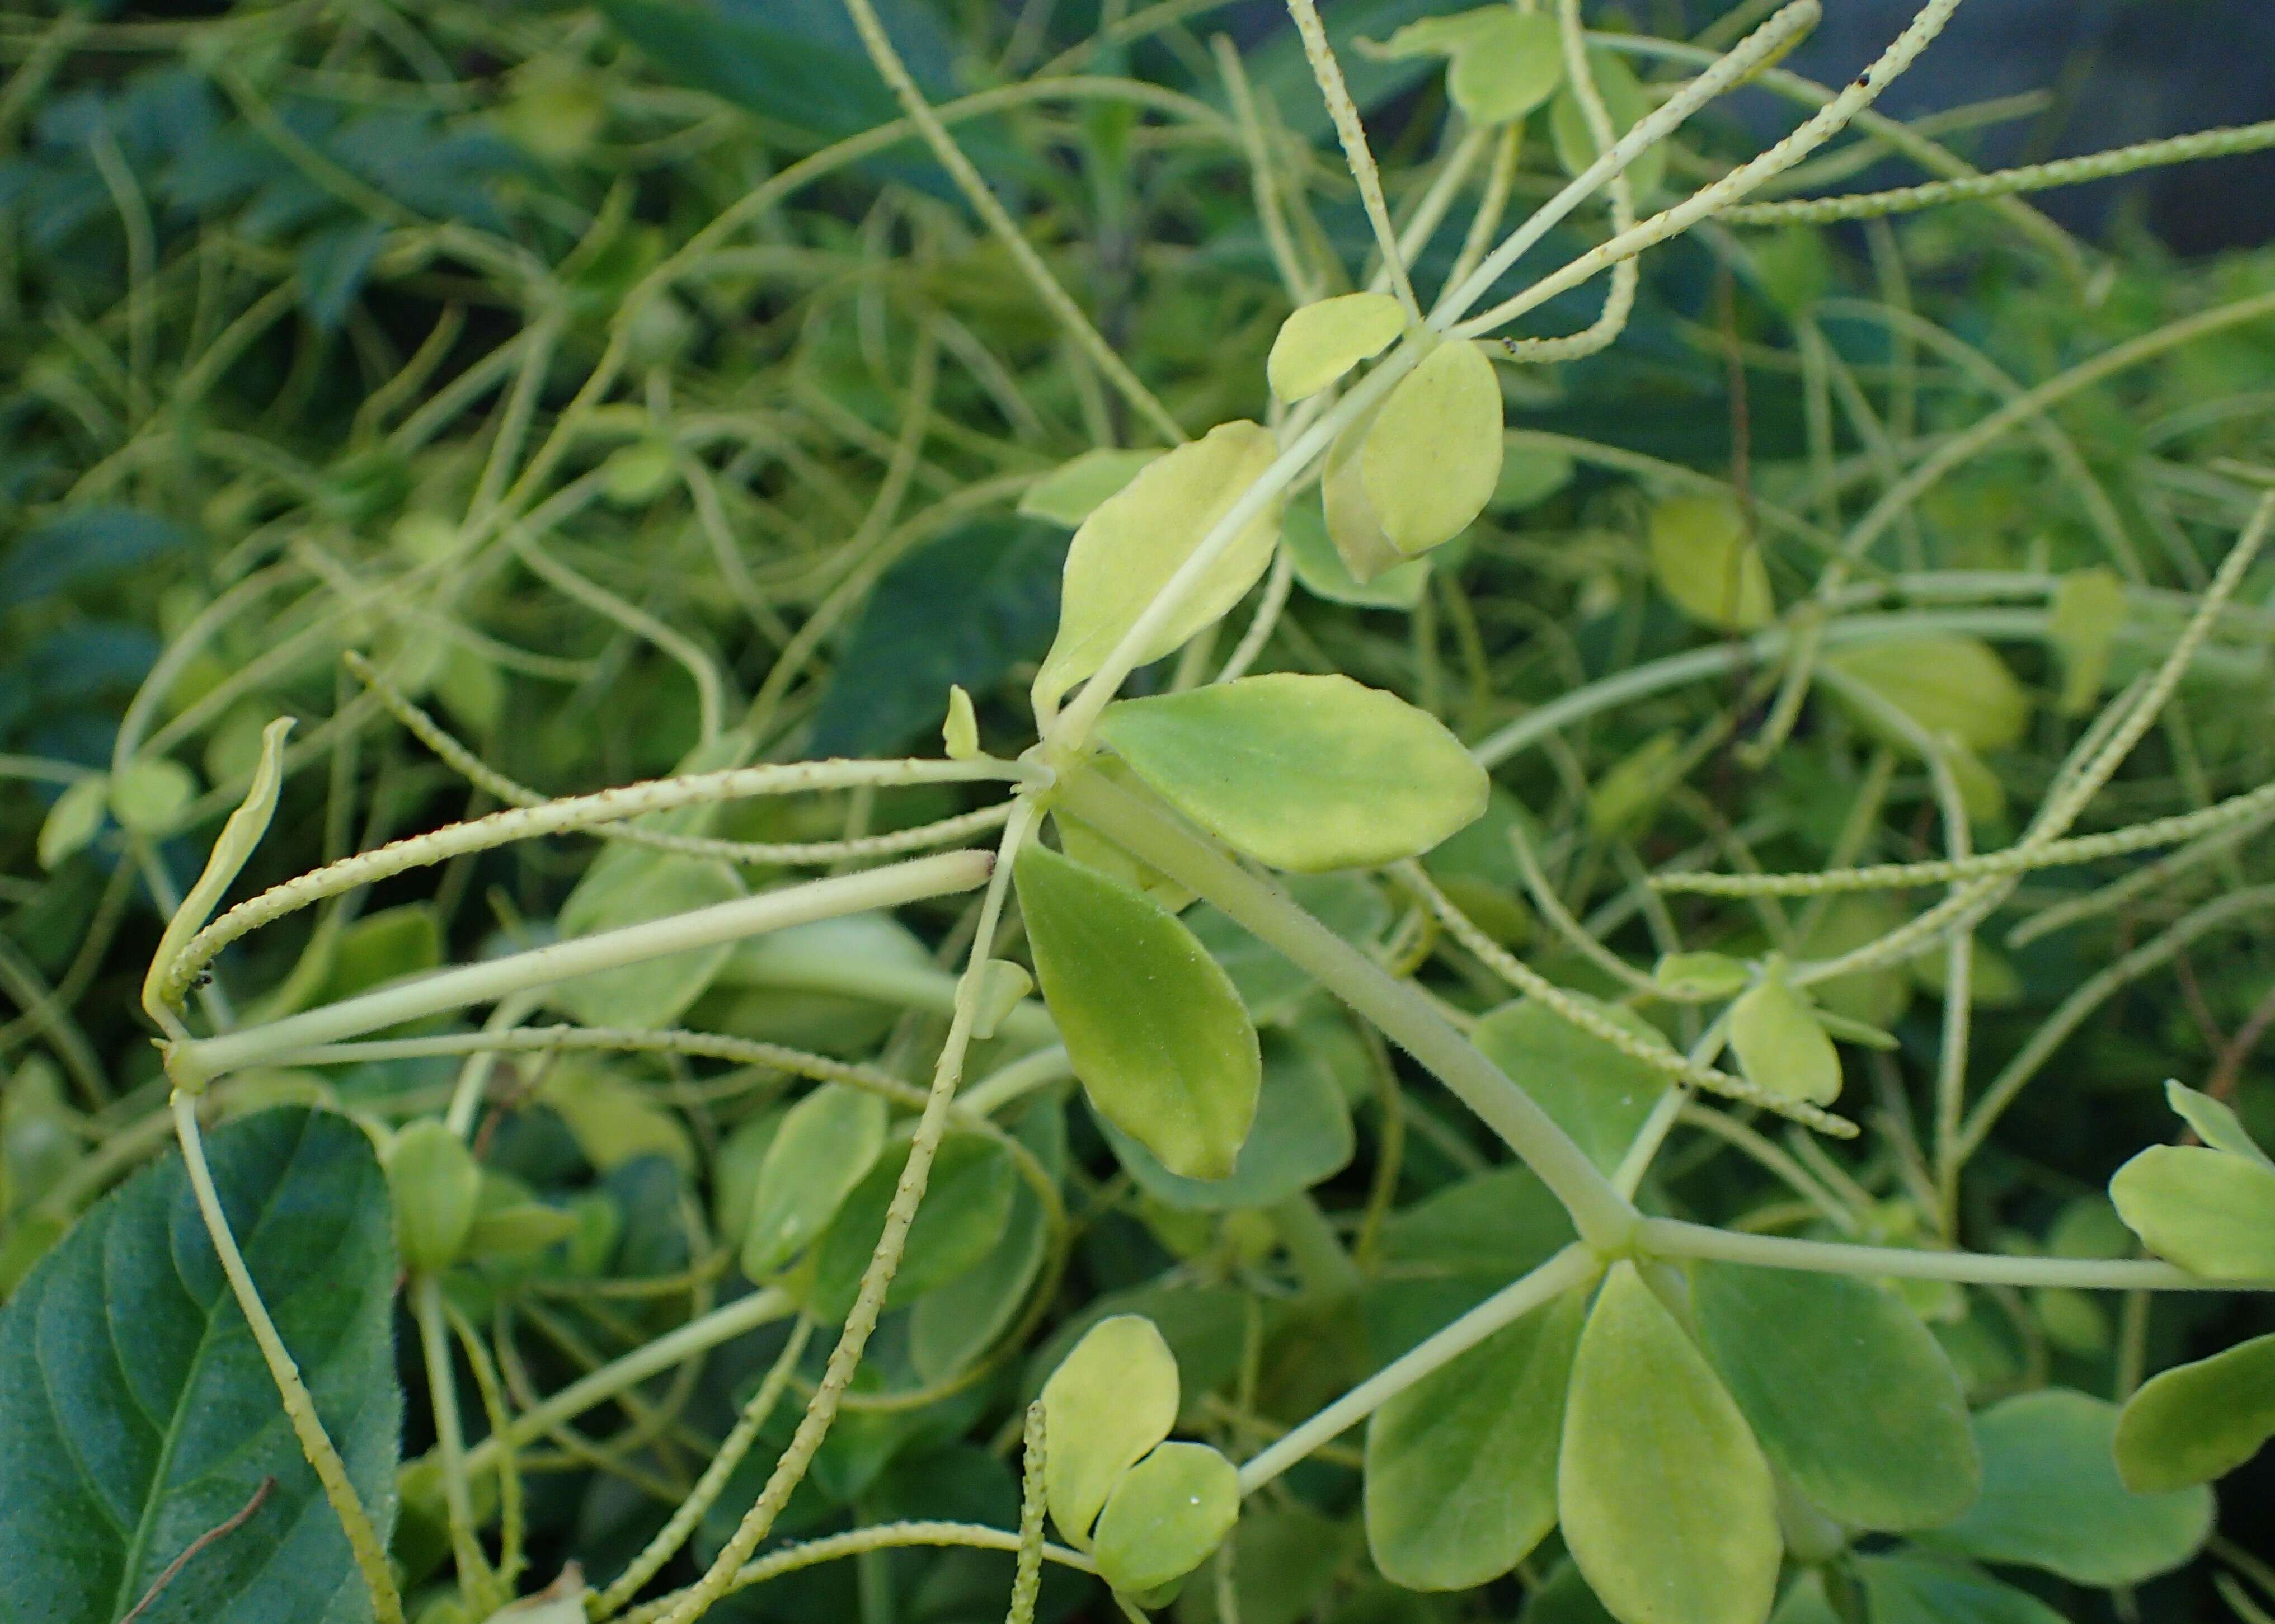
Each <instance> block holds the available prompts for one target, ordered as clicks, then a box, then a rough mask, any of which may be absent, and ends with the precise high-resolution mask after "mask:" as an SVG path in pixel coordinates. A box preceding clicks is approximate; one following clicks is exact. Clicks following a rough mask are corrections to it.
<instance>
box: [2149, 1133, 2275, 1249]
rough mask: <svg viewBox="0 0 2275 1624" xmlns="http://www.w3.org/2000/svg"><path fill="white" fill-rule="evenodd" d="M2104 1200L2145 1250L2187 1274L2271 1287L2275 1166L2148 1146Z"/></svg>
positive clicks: (2194, 1148)
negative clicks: (2266, 1283)
mask: <svg viewBox="0 0 2275 1624" xmlns="http://www.w3.org/2000/svg"><path fill="white" fill-rule="evenodd" d="M2109 1198H2110V1199H2111V1200H2112V1201H2114V1202H2115V1203H2116V1204H2117V1212H2118V1216H2119V1217H2120V1218H2122V1219H2123V1220H2125V1222H2126V1226H2127V1227H2128V1228H2130V1229H2131V1230H2132V1231H2133V1233H2134V1234H2135V1235H2139V1236H2140V1237H2141V1243H2142V1244H2143V1245H2144V1246H2146V1247H2147V1248H2148V1249H2149V1250H2150V1251H2152V1252H2154V1253H2156V1254H2157V1256H2158V1257H2159V1258H2165V1259H2166V1260H2167V1261H2169V1262H2172V1263H2176V1264H2178V1265H2181V1267H2182V1268H2184V1269H2186V1270H2188V1273H2191V1274H2203V1275H2210V1276H2211V1277H2213V1278H2215V1279H2219V1280H2275V1167H2269V1166H2268V1165H2267V1164H2266V1163H2265V1162H2264V1161H2258V1160H2254V1159H2252V1158H2250V1157H2249V1156H2238V1155H2235V1154H2234V1153H2233V1152H2228V1151H2215V1150H2211V1149H2207V1148H2205V1147H2203V1146H2199V1145H2177V1144H2158V1145H2152V1146H2150V1148H2149V1149H2148V1150H2145V1151H2143V1152H2141V1153H2140V1154H2139V1155H2138V1156H2135V1158H2134V1159H2132V1160H2130V1161H2128V1162H2127V1163H2126V1164H2125V1165H2124V1166H2123V1167H2120V1168H2118V1169H2117V1175H2116V1176H2115V1177H2114V1178H2113V1179H2111V1180H2110V1181H2109Z"/></svg>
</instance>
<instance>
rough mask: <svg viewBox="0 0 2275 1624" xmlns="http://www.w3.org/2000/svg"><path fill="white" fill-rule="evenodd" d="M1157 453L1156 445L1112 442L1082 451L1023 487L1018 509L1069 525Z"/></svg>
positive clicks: (1095, 507)
mask: <svg viewBox="0 0 2275 1624" xmlns="http://www.w3.org/2000/svg"><path fill="white" fill-rule="evenodd" d="M1160 455H1161V453H1160V449H1159V448H1149V449H1145V450H1142V451H1125V450H1122V449H1120V448H1119V447H1116V446H1100V447H1099V448H1098V449H1096V450H1092V451H1085V452H1084V453H1083V454H1082V455H1081V456H1080V457H1076V458H1074V459H1073V460H1072V461H1071V462H1064V463H1061V464H1060V465H1058V466H1057V467H1055V468H1054V469H1052V470H1051V471H1050V472H1048V473H1047V474H1045V475H1044V476H1043V477H1042V478H1041V479H1039V480H1036V481H1035V482H1034V483H1033V484H1032V485H1030V486H1029V487H1027V492H1026V495H1024V496H1022V497H1020V498H1019V511H1020V513H1021V514H1022V515H1024V517H1028V518H1039V519H1047V520H1049V521H1050V522H1051V523H1052V524H1054V525H1066V526H1067V527H1068V528H1069V529H1072V528H1073V527H1074V526H1075V525H1079V524H1081V523H1082V522H1083V520H1085V519H1086V518H1088V517H1090V516H1091V515H1092V513H1093V512H1095V511H1097V510H1098V504H1099V503H1100V502H1104V501H1105V500H1106V499H1107V497H1108V496H1111V495H1114V494H1115V492H1116V491H1119V490H1120V489H1121V488H1122V487H1123V486H1125V485H1127V484H1129V483H1130V480H1134V479H1136V478H1137V477H1138V471H1139V470H1140V469H1142V468H1144V467H1145V465H1147V464H1148V463H1151V462H1153V461H1155V460H1157V459H1158V458H1159V457H1160Z"/></svg>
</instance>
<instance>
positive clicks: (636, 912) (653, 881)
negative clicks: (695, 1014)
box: [548, 845, 744, 1027]
mask: <svg viewBox="0 0 2275 1624" xmlns="http://www.w3.org/2000/svg"><path fill="white" fill-rule="evenodd" d="M743 894H744V888H743V882H742V880H740V879H739V878H737V875H736V873H735V871H734V870H733V869H731V868H729V867H728V866H727V865H725V864H724V863H713V862H707V861H705V860H704V859H702V858H699V857H682V856H680V855H679V854H678V853H676V852H669V851H655V850H650V849H648V848H646V847H644V846H625V845H617V846H610V847H608V848H607V849H606V850H603V851H602V852H601V855H600V856H599V857H596V858H594V859H593V866H592V867H590V868H588V869H586V871H585V876H584V878H583V879H581V880H578V882H577V887H576V889H574V890H572V891H571V892H570V893H569V896H568V900H566V901H565V902H563V903H562V904H561V915H560V926H561V934H562V935H563V937H571V936H590V935H596V934H598V933H601V932H602V931H611V930H618V929H621V928H623V927H624V926H625V925H643V924H646V922H647V921H648V920H650V919H661V918H668V917H669V916H670V915H673V914H677V913H685V912H687V911H688V910H691V909H695V908H707V907H709V906H711V905H712V904H713V903H724V902H731V901H733V900H734V899H735V898H736V897H738V896H740V895H743ZM733 950H734V948H733V945H732V944H731V943H727V942H722V943H719V944H717V945H715V946H713V947H708V948H692V949H690V950H689V951H687V952H684V953H672V954H667V955H665V956H663V957H661V958H654V959H649V960H647V961H646V963H638V964H626V965H624V966H623V967H622V968H620V969H616V970H604V971H600V972H598V973H597V974H593V975H589V976H578V977H576V978H574V979H571V980H568V981H563V982H561V983H560V984H559V985H557V986H555V987H554V988H553V989H552V990H551V992H550V993H548V996H549V997H550V998H551V999H552V1000H553V1001H554V1002H555V1003H556V1004H558V1005H559V1006H560V1007H561V1008H563V1009H565V1010H567V1011H568V1012H569V1013H570V1014H571V1016H575V1017H576V1019H578V1021H580V1022H582V1023H584V1024H586V1025H587V1026H633V1027H648V1026H668V1025H669V1024H670V1023H672V1022H673V1021H674V1020H676V1019H677V1018H678V1016H680V1015H681V1014H682V1013H683V1012H684V1010H685V1009H686V1008H687V1006H688V1005H690V1004H692V1003H693V1002H694V1001H696V1000H697V999H698V998H699V997H701V996H702V993H703V989H704V988H705V987H707V986H710V985H711V980H712V978H713V977H714V976H716V975H717V974H718V973H719V968H720V966H721V965H722V964H724V963H726V962H727V956H728V955H729V953H731V952H732V951H733Z"/></svg>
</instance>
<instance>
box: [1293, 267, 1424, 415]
mask: <svg viewBox="0 0 2275 1624" xmlns="http://www.w3.org/2000/svg"><path fill="white" fill-rule="evenodd" d="M1405 326H1406V313H1405V311H1404V310H1403V309H1402V308H1401V307H1400V306H1399V303H1398V301H1397V300H1396V299H1394V298H1391V297H1390V295H1388V294H1387V293H1342V294H1338V295H1336V296H1335V297H1334V298H1323V299H1317V300H1314V301H1313V302H1312V303H1311V304H1308V305H1303V306H1298V307H1297V308H1296V311H1295V312H1294V313H1292V314H1291V315H1289V318H1288V319H1287V320H1286V321H1282V322H1281V324H1280V331H1279V334H1278V336H1275V337H1274V339H1273V341H1272V353H1271V354H1270V355H1269V356H1268V357H1267V358H1266V360H1265V364H1264V369H1265V374H1266V377H1267V378H1269V380H1270V381H1271V384H1272V392H1273V393H1274V395H1277V396H1278V397H1280V398H1281V399H1282V400H1289V401H1295V400H1302V399H1304V397H1306V396H1311V395H1316V394H1318V393H1319V391H1320V390H1321V389H1325V388H1326V387H1327V385H1329V384H1330V383H1333V382H1334V381H1335V380H1336V379H1338V378H1340V377H1342V375H1343V374H1345V373H1347V372H1349V370H1350V369H1351V368H1352V367H1354V366H1357V365H1358V364H1359V363H1360V362H1361V361H1364V360H1367V359H1371V358H1372V357H1374V356H1377V355H1379V354H1381V353H1382V351H1384V350H1385V349H1387V347H1388V346H1389V345H1390V344H1391V343H1392V342H1393V341H1394V340H1395V339H1396V338H1397V336H1398V335H1399V334H1400V333H1401V332H1402V331H1403V330H1404V329H1405Z"/></svg>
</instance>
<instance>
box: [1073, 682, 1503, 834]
mask: <svg viewBox="0 0 2275 1624" xmlns="http://www.w3.org/2000/svg"><path fill="white" fill-rule="evenodd" d="M1098 730H1099V736H1100V737H1101V738H1103V739H1104V740H1105V741H1106V742H1107V744H1110V745H1112V746H1113V747H1114V749H1115V752H1117V753H1118V754H1119V755H1120V756H1121V757H1122V759H1123V760H1124V761H1126V762H1128V763H1129V764H1130V770H1131V771H1133V772H1134V773H1136V774H1138V777H1140V778H1142V779H1144V780H1145V782H1146V783H1148V784H1150V785H1151V786H1152V787H1153V789H1156V790H1157V791H1159V792H1160V794H1161V795H1162V796H1164V797H1167V798H1168V800H1169V801H1170V802H1171V803H1172V804H1175V806H1176V808H1177V809H1178V810H1179V811H1180V812H1183V813H1184V814H1185V815H1186V816H1187V817H1189V818H1190V819H1192V820H1194V821H1195V822H1196V823H1198V824H1199V825H1200V826H1201V827H1203V828H1206V829H1207V830H1209V831H1210V832H1211V833H1212V834H1214V835H1219V836H1221V838H1222V839H1224V840H1225V841H1226V842H1228V843H1230V844H1231V845H1233V846H1234V847H1236V848H1237V849H1238V850H1241V851H1243V852H1244V853H1246V854H1247V855H1248V856H1250V857H1255V858H1257V859H1258V861H1260V862H1264V863H1268V864H1270V865H1272V866H1273V867H1274V868H1283V869H1293V870H1296V871H1297V872H1304V873H1317V872H1321V871H1323V870H1326V869H1337V868H1372V867H1375V866H1378V865H1381V864H1385V863H1392V862H1395V861H1397V860H1398V859H1399V858H1401V857H1414V856H1416V855H1417V854H1419V853H1421V852H1424V851H1427V850H1430V848H1431V847H1432V846H1434V845H1436V844H1437V843H1438V842H1440V841H1441V840H1443V839H1445V838H1446V836H1447V835H1451V834H1452V833H1453V832H1454V831H1455V829H1458V828H1460V827H1462V826H1463V825H1464V824H1466V823H1469V822H1470V821H1471V820H1474V819H1475V818H1476V817H1477V816H1478V814H1479V813H1480V812H1484V811H1485V791H1486V787H1487V786H1486V779H1485V769H1484V768H1483V767H1479V766H1478V764H1477V761H1476V759H1475V758H1473V757H1472V756H1471V755H1470V752H1468V751H1467V750H1465V749H1463V746H1462V743H1461V741H1460V740H1459V739H1457V738H1455V736H1453V734H1452V733H1450V732H1449V731H1447V728H1446V726H1445V724H1444V723H1443V722H1441V721H1438V719H1437V718H1435V717H1434V716H1432V715H1430V714H1428V713H1427V712H1425V711H1420V710H1417V709H1416V708H1415V707H1414V706H1410V705H1409V704H1407V703H1406V702H1405V701H1404V700H1403V699H1398V698H1397V697H1395V696H1394V695H1392V694H1387V693H1384V692H1383V691H1380V690H1379V689H1375V688H1367V687H1364V686H1362V685H1360V684H1357V683H1355V682H1353V681H1351V680H1350V678H1349V677H1347V676H1302V675H1298V674H1296V673H1292V672H1289V673H1281V674H1277V675H1274V676H1246V677H1243V678H1241V679H1240V680H1239V681H1237V682H1232V683H1219V684H1214V685H1213V686H1210V687H1206V688H1195V689H1190V690H1188V691H1185V692H1183V693H1173V694H1164V695H1162V696H1160V697H1159V698H1156V699H1122V700H1119V701H1117V702H1116V703H1115V704H1113V705H1110V706H1107V708H1106V710H1105V712H1104V714H1101V715H1100V718H1099V728H1098Z"/></svg>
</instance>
